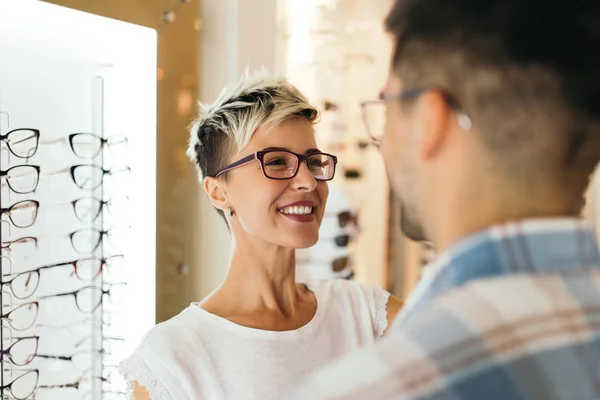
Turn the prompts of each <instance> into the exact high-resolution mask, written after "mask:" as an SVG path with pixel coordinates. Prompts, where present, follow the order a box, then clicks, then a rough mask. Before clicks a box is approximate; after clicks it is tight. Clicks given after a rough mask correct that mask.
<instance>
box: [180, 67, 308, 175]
mask: <svg viewBox="0 0 600 400" xmlns="http://www.w3.org/2000/svg"><path fill="white" fill-rule="evenodd" d="M296 117H304V118H306V119H307V120H308V121H309V122H311V123H315V122H317V120H318V118H319V111H318V110H317V109H316V108H315V107H313V106H312V105H311V104H310V103H309V102H308V100H307V99H306V98H305V97H304V95H303V94H302V93H300V91H299V90H298V89H297V88H296V87H295V86H293V85H292V84H290V83H289V82H288V81H287V80H285V79H283V78H275V77H272V76H270V75H269V74H268V73H267V72H266V71H265V70H264V69H263V70H260V71H257V72H254V73H250V72H249V71H246V72H245V73H244V74H243V75H242V77H241V79H240V80H239V82H237V83H236V84H235V85H232V86H229V87H227V88H225V89H224V90H223V91H222V92H221V93H220V94H219V96H218V97H217V99H216V100H215V101H214V102H213V103H212V104H202V103H200V111H199V115H198V118H197V119H196V120H195V121H194V122H193V124H192V125H191V127H190V133H191V136H190V143H189V148H188V152H187V154H188V156H189V157H190V158H191V159H192V161H194V162H195V164H196V166H197V168H198V171H199V174H200V179H203V178H204V177H206V176H214V174H215V173H216V172H217V171H218V170H219V169H221V168H223V167H224V166H225V165H226V163H227V162H228V160H229V157H230V156H231V153H232V152H239V151H241V150H243V149H244V148H245V147H246V146H247V145H248V143H249V142H250V139H252V135H254V133H255V132H256V131H257V129H259V128H260V127H263V126H268V127H270V128H273V127H276V126H277V125H279V124H280V123H282V122H284V121H286V120H288V119H292V118H296Z"/></svg>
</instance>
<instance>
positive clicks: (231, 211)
mask: <svg viewBox="0 0 600 400" xmlns="http://www.w3.org/2000/svg"><path fill="white" fill-rule="evenodd" d="M227 213H228V214H229V218H231V217H233V215H234V214H235V211H234V210H233V208H228V209H227Z"/></svg>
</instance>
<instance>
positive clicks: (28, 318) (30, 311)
mask: <svg viewBox="0 0 600 400" xmlns="http://www.w3.org/2000/svg"><path fill="white" fill-rule="evenodd" d="M39 309H40V303H39V302H37V301H31V302H29V303H24V304H20V305H18V306H17V307H15V308H13V309H12V310H10V311H9V312H7V313H6V314H3V315H1V316H0V319H1V320H2V323H5V324H7V325H8V326H9V327H10V328H12V329H14V330H15V331H25V330H27V329H29V328H31V327H32V326H33V324H34V323H35V321H36V319H37V316H38V312H39Z"/></svg>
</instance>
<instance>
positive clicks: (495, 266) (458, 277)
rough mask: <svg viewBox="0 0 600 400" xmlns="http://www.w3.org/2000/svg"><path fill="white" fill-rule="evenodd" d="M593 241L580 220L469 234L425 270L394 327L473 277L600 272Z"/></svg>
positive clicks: (599, 257) (538, 222)
mask: <svg viewBox="0 0 600 400" xmlns="http://www.w3.org/2000/svg"><path fill="white" fill-rule="evenodd" d="M597 240H598V239H597V237H596V235H595V233H594V229H593V227H592V225H591V224H589V223H588V222H586V221H585V220H583V219H579V218H572V219H568V218H565V219H537V220H534V219H532V220H524V221H521V222H513V223H507V224H503V225H498V226H494V227H491V228H489V229H487V230H485V231H482V232H479V233H477V234H474V235H471V236H469V237H467V238H465V239H463V240H461V241H460V242H458V243H456V244H455V245H454V246H452V247H450V248H449V249H448V250H447V251H445V252H443V253H442V254H440V255H439V256H438V257H437V259H436V260H435V261H434V262H433V263H431V264H430V265H429V266H427V267H426V268H427V273H426V274H425V275H424V276H423V278H422V280H421V281H420V282H419V284H418V285H417V287H416V288H415V290H414V292H413V293H412V294H411V295H410V296H409V298H408V299H407V301H406V303H405V306H404V308H403V310H402V312H401V313H400V315H399V316H398V317H397V319H396V322H395V325H399V324H402V323H403V322H404V321H405V320H406V319H407V318H408V316H409V315H412V313H413V312H414V311H415V310H417V309H420V308H421V307H423V306H424V305H425V304H427V303H428V302H429V301H430V300H431V299H433V298H435V297H437V296H438V295H440V294H442V293H444V292H446V291H448V290H451V289H453V288H455V287H458V286H462V285H464V284H467V283H468V282H470V281H473V280H476V279H484V278H490V277H497V276H503V275H509V274H546V273H566V272H569V271H573V270H585V269H600V251H599V250H598V241H597Z"/></svg>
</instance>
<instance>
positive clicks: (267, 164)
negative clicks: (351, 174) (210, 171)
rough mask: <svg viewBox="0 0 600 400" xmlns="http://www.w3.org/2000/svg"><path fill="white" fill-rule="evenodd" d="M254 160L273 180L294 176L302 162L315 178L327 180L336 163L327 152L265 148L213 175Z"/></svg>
mask: <svg viewBox="0 0 600 400" xmlns="http://www.w3.org/2000/svg"><path fill="white" fill-rule="evenodd" d="M255 160H256V161H258V162H259V163H260V166H261V169H262V172H263V175H264V176H265V177H266V178H269V179H275V180H286V179H292V178H294V177H295V176H296V175H297V174H298V170H299V169H300V164H301V163H303V162H304V163H306V165H307V167H308V169H309V171H310V172H311V173H312V175H313V176H314V177H315V179H316V180H318V181H329V180H331V179H333V176H334V175H335V166H336V164H337V157H336V156H334V155H331V154H327V153H321V152H315V153H310V154H298V153H294V152H292V151H288V150H265V151H257V152H256V153H253V154H250V155H248V156H246V157H244V158H242V159H240V160H238V161H236V162H234V163H232V164H229V165H227V166H226V167H224V168H221V169H220V170H218V171H217V172H216V173H215V174H214V177H218V176H219V175H221V174H224V173H225V172H227V171H230V170H232V169H234V168H237V167H240V166H242V165H245V164H248V163H250V162H252V161H255Z"/></svg>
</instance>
